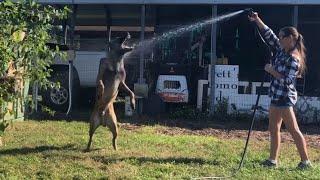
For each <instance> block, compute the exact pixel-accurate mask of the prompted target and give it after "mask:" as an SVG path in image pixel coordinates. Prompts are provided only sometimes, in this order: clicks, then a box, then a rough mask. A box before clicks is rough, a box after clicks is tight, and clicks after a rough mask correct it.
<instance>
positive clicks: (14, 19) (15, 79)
mask: <svg viewBox="0 0 320 180" xmlns="http://www.w3.org/2000/svg"><path fill="white" fill-rule="evenodd" d="M69 12H70V10H69V9H68V8H67V7H64V8H63V9H56V8H54V7H52V6H50V5H40V4H37V3H36V2H35V1H33V0H25V1H19V2H12V1H11V0H5V1H2V2H0V27H1V28H0V107H2V109H3V111H2V112H1V111H0V112H1V113H0V136H1V131H2V132H3V131H4V129H5V128H6V127H7V122H4V121H1V119H3V116H4V115H5V114H6V113H8V112H10V110H9V109H8V108H7V107H5V105H4V104H6V102H11V101H13V100H15V99H18V98H20V99H22V100H25V99H23V98H24V97H23V95H22V92H23V82H25V80H29V81H30V82H34V81H37V83H38V84H39V85H40V87H43V88H47V87H48V86H49V85H50V82H49V81H48V77H50V72H51V70H50V69H49V67H50V65H51V64H52V62H53V60H54V59H55V58H56V57H57V56H59V57H64V55H63V53H62V52H60V51H59V48H58V47H56V49H53V50H52V49H50V48H49V47H48V46H46V43H48V42H49V41H50V40H52V39H53V38H54V35H53V34H52V30H53V28H54V23H55V22H58V21H61V20H63V19H65V18H67V15H68V13H69Z"/></svg>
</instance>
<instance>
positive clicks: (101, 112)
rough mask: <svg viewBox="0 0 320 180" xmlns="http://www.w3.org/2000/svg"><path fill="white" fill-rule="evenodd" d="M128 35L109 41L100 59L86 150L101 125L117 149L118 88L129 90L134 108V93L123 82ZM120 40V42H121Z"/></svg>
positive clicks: (128, 46) (128, 48) (128, 47)
mask: <svg viewBox="0 0 320 180" xmlns="http://www.w3.org/2000/svg"><path fill="white" fill-rule="evenodd" d="M129 39H130V35H129V34H128V36H127V37H126V38H124V40H123V38H122V39H121V38H117V39H116V40H115V41H112V42H111V43H110V51H109V53H108V57H107V58H102V59H101V60H100V65H99V72H98V76H97V91H96V102H95V105H94V109H93V111H92V114H91V117H90V129H89V142H88V145H87V149H86V151H89V150H90V146H91V143H92V136H93V134H94V132H95V130H96V129H97V128H98V127H99V126H100V125H103V126H105V127H108V128H109V129H110V131H111V133H112V136H113V137H112V145H113V148H114V149H115V150H117V136H118V132H119V130H118V125H117V122H118V121H117V117H116V114H115V111H114V107H113V102H114V101H115V99H116V97H117V95H118V91H119V88H122V89H124V90H126V91H128V92H129V95H130V103H131V108H132V109H135V98H134V97H135V95H134V93H133V92H132V91H131V90H130V89H129V87H128V86H127V85H126V83H125V79H126V71H125V69H124V58H125V57H126V53H130V52H128V51H130V50H132V48H130V47H131V46H130V45H129V44H128V43H129ZM121 42H122V43H121Z"/></svg>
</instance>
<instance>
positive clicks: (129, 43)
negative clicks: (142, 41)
mask: <svg viewBox="0 0 320 180" xmlns="http://www.w3.org/2000/svg"><path fill="white" fill-rule="evenodd" d="M136 44H137V43H136V42H135V40H134V39H132V38H131V35H130V33H129V32H127V36H126V38H125V39H124V41H123V42H122V43H121V48H122V49H125V50H127V51H130V50H132V49H134V48H135V47H136Z"/></svg>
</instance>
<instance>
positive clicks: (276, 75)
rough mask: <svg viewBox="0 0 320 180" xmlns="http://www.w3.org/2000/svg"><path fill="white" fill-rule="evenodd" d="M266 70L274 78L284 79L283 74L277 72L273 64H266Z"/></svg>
mask: <svg viewBox="0 0 320 180" xmlns="http://www.w3.org/2000/svg"><path fill="white" fill-rule="evenodd" d="M264 70H265V71H266V72H268V73H269V74H271V75H272V76H273V77H275V78H277V79H281V78H284V77H283V75H282V74H280V73H279V72H278V71H276V70H275V69H274V68H273V67H272V65H271V64H266V65H265V66H264Z"/></svg>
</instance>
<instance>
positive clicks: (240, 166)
mask: <svg viewBox="0 0 320 180" xmlns="http://www.w3.org/2000/svg"><path fill="white" fill-rule="evenodd" d="M244 12H246V14H247V15H251V14H252V13H253V10H252V9H251V8H249V9H245V10H244ZM254 26H255V30H256V31H257V33H258V35H259V37H260V39H261V40H262V42H263V43H264V44H265V45H266V47H267V48H268V50H269V52H270V57H272V51H271V48H270V46H269V45H268V44H267V43H266V41H265V40H264V38H263V36H262V35H261V33H260V31H259V28H258V27H257V25H255V24H254ZM270 59H271V58H270ZM267 77H268V74H267V73H266V72H265V73H264V77H263V80H262V82H261V85H260V89H261V88H262V87H263V84H264V82H265V79H266V78H267ZM260 96H261V91H258V96H257V99H256V103H255V106H254V109H253V113H252V115H251V123H250V127H249V129H248V135H247V139H246V143H245V146H244V149H243V153H242V156H241V161H240V163H239V166H238V168H237V169H235V170H234V171H233V172H232V173H231V175H230V176H211V177H198V178H192V179H229V178H232V177H234V176H235V175H236V174H237V173H238V172H240V170H241V168H242V166H243V163H244V159H245V156H246V153H247V150H248V145H249V141H250V136H251V133H252V130H253V125H254V120H255V119H254V118H255V114H256V111H257V108H258V105H259V100H260Z"/></svg>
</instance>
